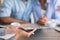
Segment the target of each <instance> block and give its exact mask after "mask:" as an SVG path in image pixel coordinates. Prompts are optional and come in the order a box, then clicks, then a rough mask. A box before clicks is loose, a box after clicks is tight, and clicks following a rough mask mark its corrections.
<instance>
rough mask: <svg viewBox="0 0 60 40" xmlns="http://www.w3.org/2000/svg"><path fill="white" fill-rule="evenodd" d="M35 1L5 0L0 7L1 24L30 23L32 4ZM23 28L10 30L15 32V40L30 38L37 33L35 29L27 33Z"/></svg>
mask: <svg viewBox="0 0 60 40" xmlns="http://www.w3.org/2000/svg"><path fill="white" fill-rule="evenodd" d="M33 2H34V0H3V3H2V6H1V7H0V23H1V24H10V23H12V22H19V23H28V22H29V19H30V14H31V11H32V4H33ZM19 28H22V27H20V26H19V27H15V28H13V29H14V30H13V29H9V28H8V30H9V31H11V30H12V31H15V32H16V35H15V40H18V39H19V38H20V37H30V36H31V35H32V33H34V32H35V29H34V30H32V31H30V32H26V31H24V30H22V29H24V28H22V29H19Z"/></svg>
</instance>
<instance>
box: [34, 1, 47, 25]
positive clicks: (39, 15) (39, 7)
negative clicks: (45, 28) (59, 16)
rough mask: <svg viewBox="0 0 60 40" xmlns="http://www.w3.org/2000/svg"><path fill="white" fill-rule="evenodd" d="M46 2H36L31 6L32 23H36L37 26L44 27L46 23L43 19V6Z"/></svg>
mask: <svg viewBox="0 0 60 40" xmlns="http://www.w3.org/2000/svg"><path fill="white" fill-rule="evenodd" d="M45 3H46V0H36V1H35V2H34V4H33V15H34V22H35V23H38V24H39V25H40V24H41V25H44V24H45V21H46V17H45V11H46V6H45Z"/></svg>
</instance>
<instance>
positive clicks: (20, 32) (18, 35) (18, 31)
mask: <svg viewBox="0 0 60 40" xmlns="http://www.w3.org/2000/svg"><path fill="white" fill-rule="evenodd" d="M24 1H26V0H24ZM12 22H19V23H24V24H26V23H29V22H27V21H24V20H17V19H15V18H12V17H0V24H4V25H9V24H11V23H12ZM19 28H23V27H20V26H19V27H15V28H12V29H10V28H7V29H6V33H8V34H9V33H11V32H12V31H13V32H15V33H16V35H15V40H19V39H20V38H21V37H26V38H28V37H30V36H31V35H32V33H34V32H35V31H36V30H35V29H34V30H32V31H30V32H26V31H24V30H21V29H19ZM23 29H24V28H23Z"/></svg>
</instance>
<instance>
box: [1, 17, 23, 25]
mask: <svg viewBox="0 0 60 40" xmlns="http://www.w3.org/2000/svg"><path fill="white" fill-rule="evenodd" d="M12 22H19V23H21V22H22V20H17V19H14V18H11V17H2V18H0V23H1V24H10V23H12Z"/></svg>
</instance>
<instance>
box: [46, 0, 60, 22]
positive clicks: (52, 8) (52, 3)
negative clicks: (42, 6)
mask: <svg viewBox="0 0 60 40" xmlns="http://www.w3.org/2000/svg"><path fill="white" fill-rule="evenodd" d="M57 1H58V0H47V11H46V13H47V18H48V19H53V20H55V22H57V23H59V22H60V13H58V12H56V7H57V6H60V5H59V3H60V2H59V3H58V2H57Z"/></svg>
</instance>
